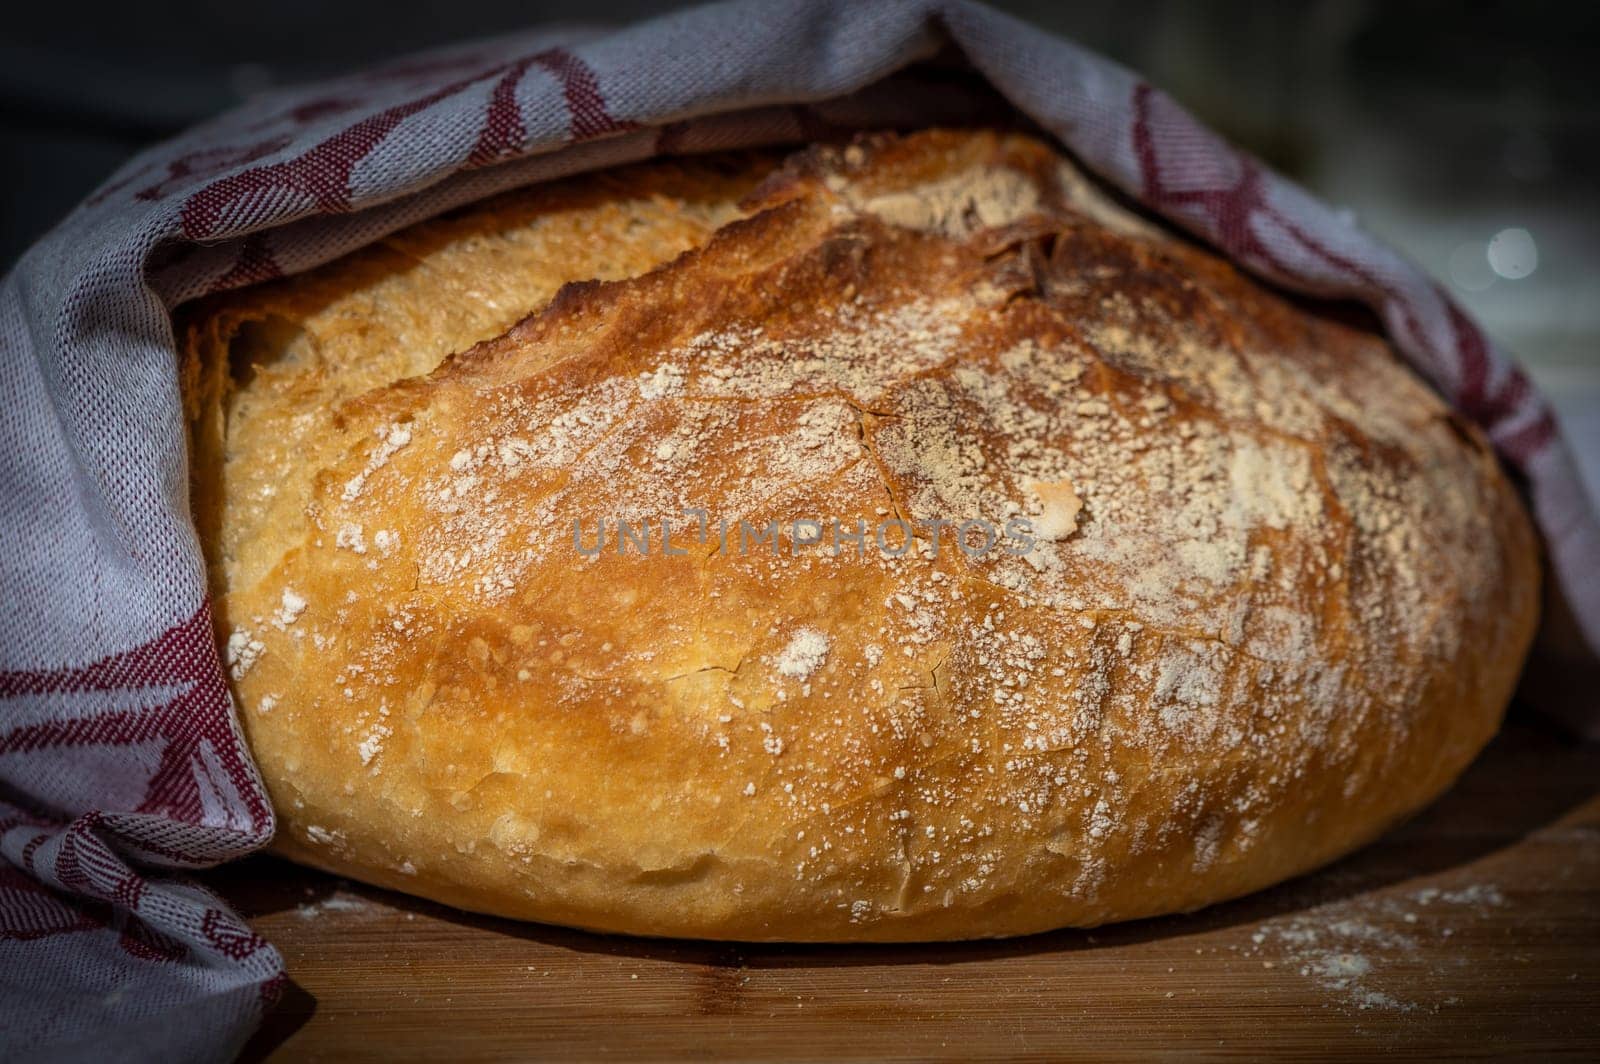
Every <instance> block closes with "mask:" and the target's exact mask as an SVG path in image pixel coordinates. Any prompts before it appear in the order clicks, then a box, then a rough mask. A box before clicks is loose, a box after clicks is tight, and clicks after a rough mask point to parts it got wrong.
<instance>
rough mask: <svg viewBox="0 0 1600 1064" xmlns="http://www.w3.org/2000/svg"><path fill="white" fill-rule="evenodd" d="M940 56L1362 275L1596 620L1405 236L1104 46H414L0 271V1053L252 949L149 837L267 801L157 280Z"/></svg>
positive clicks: (223, 830)
mask: <svg viewBox="0 0 1600 1064" xmlns="http://www.w3.org/2000/svg"><path fill="white" fill-rule="evenodd" d="M952 59H955V60H959V61H960V63H962V64H964V65H965V68H966V70H967V73H966V74H965V75H960V76H957V75H956V74H954V73H952V65H951V60H952ZM935 60H936V61H937V63H936V65H935V66H934V67H929V66H927V65H923V66H920V67H917V66H916V65H917V64H926V63H928V62H929V61H935ZM913 67H916V69H908V68H913ZM929 70H937V71H939V73H938V74H936V75H930V74H929V73H928V71H929ZM919 71H920V73H919ZM963 78H965V79H966V80H967V81H970V82H971V83H978V82H986V83H987V85H988V86H990V87H992V89H993V90H997V91H998V93H999V95H1000V96H1003V97H1004V99H1005V100H1006V101H1009V104H1010V105H1011V106H1012V107H1015V108H1017V109H1018V110H1020V111H1022V112H1024V113H1026V114H1027V115H1029V116H1031V117H1032V119H1034V120H1035V121H1036V122H1037V123H1038V124H1039V125H1040V126H1042V127H1043V128H1044V129H1046V130H1048V131H1049V132H1050V133H1052V134H1054V135H1055V136H1056V137H1058V138H1059V139H1060V141H1061V142H1062V143H1063V144H1064V145H1066V146H1067V147H1068V148H1070V149H1071V150H1072V152H1073V153H1075V154H1076V155H1077V157H1078V158H1079V159H1080V160H1082V161H1083V162H1084V163H1085V164H1086V165H1087V166H1088V167H1089V168H1091V169H1092V170H1094V171H1095V172H1097V173H1099V174H1100V175H1101V176H1102V177H1103V178H1105V179H1106V180H1107V181H1108V182H1110V183H1111V184H1113V185H1115V186H1117V187H1118V188H1120V189H1122V190H1123V191H1124V192H1126V193H1128V194H1129V195H1131V196H1133V197H1134V198H1136V199H1138V200H1140V201H1142V202H1143V203H1145V204H1146V205H1148V206H1149V207H1150V208H1151V209H1152V210H1154V211H1156V212H1158V213H1161V214H1163V215H1165V216H1167V217H1168V218H1170V219H1171V220H1173V221H1174V222H1176V223H1178V224H1180V225H1182V226H1184V227H1186V228H1188V229H1189V230H1191V231H1193V232H1194V233H1195V234H1197V235H1198V236H1200V237H1202V238H1203V239H1205V240H1207V241H1209V242H1211V243H1212V244H1214V245H1215V246H1216V247H1218V248H1220V249H1222V250H1223V251H1224V252H1226V253H1227V254H1228V255H1230V256H1232V257H1233V258H1235V259H1236V260H1238V261H1239V262H1240V263H1242V264H1243V265H1245V266H1247V267H1248V268H1250V269H1251V270H1254V271H1256V272H1257V273H1259V274H1261V275H1263V276H1265V277H1268V278H1270V279H1272V280H1274V281H1276V282H1278V283H1280V284H1282V285H1284V286H1286V287H1289V288H1293V289H1297V290H1300V291H1305V292H1310V293H1315V294H1318V295H1325V296H1330V297H1340V298H1347V299H1355V300H1359V301H1361V302H1363V303H1366V304H1367V305H1369V306H1370V307H1372V308H1373V309H1374V310H1376V311H1377V312H1378V313H1379V315H1380V316H1381V317H1382V320H1383V322H1384V323H1385V325H1386V326H1387V328H1388V329H1389V331H1390V333H1391V335H1392V337H1393V339H1394V342H1395V343H1396V345H1397V346H1398V347H1399V348H1400V350H1401V351H1402V352H1403V353H1404V354H1405V356H1406V357H1407V358H1408V359H1409V360H1410V361H1411V363H1412V364H1413V365H1414V366H1415V367H1416V368H1417V369H1418V370H1419V371H1420V372H1421V373H1422V374H1423V375H1424V376H1426V377H1427V378H1428V379H1429V380H1430V381H1432V382H1433V383H1434V384H1435V385H1436V386H1437V387H1438V388H1439V390H1440V391H1441V392H1442V393H1443V394H1445V395H1446V396H1447V397H1449V398H1450V399H1451V400H1452V401H1453V402H1454V403H1455V404H1456V406H1457V407H1458V408H1459V409H1460V410H1461V411H1462V412H1463V413H1464V414H1465V415H1467V416H1468V417H1470V418H1472V419H1473V420H1475V421H1477V422H1478V423H1479V424H1480V425H1482V426H1483V427H1484V429H1485V430H1486V431H1487V432H1488V434H1489V437H1490V438H1491V439H1492V440H1493V441H1494V443H1495V445H1496V447H1498V448H1499V451H1500V454H1501V455H1502V456H1503V458H1504V459H1505V461H1506V463H1507V464H1508V465H1509V466H1511V467H1512V468H1513V469H1515V470H1516V471H1517V472H1518V473H1520V474H1521V476H1522V477H1523V478H1524V480H1525V482H1526V485H1527V490H1528V495H1529V498H1530V500H1531V502H1532V505H1533V509H1534V512H1535V514H1536V515H1537V518H1538V521H1539V524H1540V527H1541V528H1542V529H1543V531H1544V535H1545V539H1546V542H1547V544H1548V548H1549V552H1550V557H1551V561H1552V564H1553V567H1554V571H1555V573H1556V575H1557V577H1558V582H1559V584H1560V586H1561V588H1563V589H1564V591H1565V595H1566V597H1567V599H1568V602H1569V604H1570V605H1571V607H1572V610H1573V611H1574V613H1575V615H1576V616H1577V618H1578V620H1579V623H1580V626H1581V627H1582V628H1583V630H1584V631H1585V632H1586V634H1587V637H1588V641H1589V643H1590V645H1591V646H1592V647H1600V526H1597V524H1596V521H1595V518H1594V516H1593V514H1592V512H1591V510H1590V508H1589V504H1588V502H1587V499H1586V497H1585V495H1584V493H1583V489H1582V488H1581V486H1580V484H1579V482H1578V479H1577V475H1576V473H1575V470H1574V466H1573V464H1572V462H1571V461H1570V460H1569V458H1568V455H1567V452H1566V450H1565V449H1564V447H1563V445H1562V442H1561V440H1560V438H1559V435H1558V433H1557V431H1556V427H1555V422H1554V421H1553V419H1552V417H1551V413H1550V409H1549V407H1548V406H1547V405H1546V404H1545V402H1544V401H1543V400H1542V399H1541V398H1540V397H1539V396H1538V395H1537V394H1535V393H1534V391H1533V389H1532V388H1531V387H1530V386H1529V384H1528V381H1527V378H1526V377H1524V376H1523V374H1522V373H1521V372H1520V371H1519V370H1518V369H1517V368H1516V366H1515V365H1513V364H1512V362H1511V361H1510V360H1509V359H1508V358H1506V357H1505V355H1504V354H1502V353H1501V352H1500V351H1498V350H1497V349H1496V348H1495V347H1494V345H1493V344H1492V343H1490V342H1489V341H1488V340H1487V339H1486V338H1485V337H1484V335H1483V334H1482V332H1480V331H1479V329H1478V328H1477V327H1476V326H1475V325H1474V324H1473V323H1472V322H1471V320H1469V319H1468V318H1467V316H1466V315H1465V314H1464V313H1462V312H1461V310H1460V309H1459V308H1457V307H1456V306H1455V305H1454V304H1453V303H1452V302H1451V300H1450V299H1449V297H1448V296H1447V295H1446V294H1445V293H1444V292H1443V291H1442V290H1441V289H1440V287H1439V286H1438V285H1437V284H1435V283H1434V282H1433V281H1431V280H1430V279H1429V278H1428V277H1427V276H1425V275H1424V274H1423V273H1422V272H1421V271H1420V270H1419V269H1418V268H1417V267H1416V266H1414V265H1413V264H1411V263H1410V262H1409V261H1407V260H1406V259H1405V258H1404V257H1402V256H1401V255H1399V254H1398V253H1396V252H1395V251H1393V250H1392V249H1390V248H1388V247H1385V246H1384V245H1383V244H1381V243H1380V242H1378V241H1377V240H1375V239H1374V238H1373V237H1372V236H1371V235H1369V234H1368V233H1366V232H1364V231H1362V230H1361V229H1360V228H1359V227H1357V226H1356V225H1355V224H1353V223H1352V222H1351V221H1350V220H1348V219H1347V218H1346V217H1345V216H1343V215H1341V214H1340V213H1339V212H1336V211H1335V210H1333V209H1332V208H1330V207H1328V206H1327V205H1325V204H1322V203H1320V202H1318V201H1317V200H1316V199H1314V198H1312V197H1311V196H1310V195H1308V194H1307V193H1305V192H1304V191H1302V190H1301V189H1299V188H1298V187H1296V186H1294V185H1293V184H1291V183H1289V182H1287V181H1285V180H1284V179H1282V178H1280V177H1278V176H1276V175H1275V174H1273V173H1271V172H1270V171H1268V170H1266V169H1265V168H1263V167H1262V166H1261V165H1260V164H1258V163H1257V162H1255V161H1254V160H1252V159H1251V158H1249V157H1248V156H1245V155H1242V154H1240V153H1239V152H1238V151H1236V150H1234V149H1233V148H1231V147H1230V146H1229V145H1228V144H1226V143H1225V142H1223V141H1222V140H1220V139H1219V138H1218V137H1217V136H1216V135H1214V134H1213V133H1211V132H1209V131H1208V130H1206V129H1205V128H1204V127H1202V126H1201V125H1199V124H1198V123H1197V122H1196V121H1195V120H1194V119H1193V118H1191V117H1190V116H1189V115H1188V114H1187V113H1185V112H1184V111H1183V110H1182V108H1180V107H1179V106H1177V105H1176V104H1175V103H1173V102H1172V101H1171V100H1170V99H1168V98H1167V97H1166V96H1164V95H1162V94H1161V93H1160V92H1159V91H1157V90H1155V89H1153V88H1151V87H1150V86H1149V85H1147V84H1145V83H1144V82H1143V81H1141V80H1140V79H1139V78H1138V77H1137V76H1136V75H1134V74H1132V73H1130V72H1129V71H1127V70H1125V69H1123V68H1121V67H1119V66H1117V65H1115V64H1113V63H1111V62H1109V61H1107V60H1105V59H1102V58H1099V57H1098V56H1095V55H1093V54H1092V53H1089V52H1087V51H1085V50H1084V49H1082V48H1079V47H1077V46H1075V45H1073V44H1071V43H1068V42H1065V41H1061V40H1058V39H1055V38H1052V37H1049V36H1047V35H1045V34H1042V33H1040V32H1038V31H1036V30H1034V29H1032V28H1030V27H1028V26H1026V25H1024V24H1022V23H1020V22H1017V21H1015V20H1013V19H1011V18H1009V17H1006V16H1004V15H1001V14H999V13H997V12H994V11H992V10H989V9H987V8H984V7H982V6H979V5H977V4H974V3H966V2H960V0H947V2H938V0H891V2H872V3H847V2H829V0H810V2H794V0H736V2H733V3H728V4H722V5H717V6H712V7H706V8H700V9H696V10H691V11H686V12H680V13H677V14H673V15H670V16H668V17H665V18H661V19H658V20H656V21H652V22H647V23H643V24H640V25H636V26H633V27H630V28H626V29H621V30H617V31H612V32H605V33H595V32H585V31H563V32H558V33H543V32H536V33H528V34H523V35H513V36H509V37H505V38H502V39H500V40H496V41H493V42H490V43H486V44H479V45H473V46H471V47H465V48H457V49H453V50H447V51H444V52H439V53H434V54H431V55H428V56H425V57H422V58H418V59H414V60H411V61H408V62H402V63H397V64H393V65H390V66H386V67H383V68H381V69H378V70H375V71H372V72H369V73H366V74H362V75H358V76H353V77H349V78H345V79H342V80H339V81H335V82H332V83H327V84H323V85H319V86H315V87H312V88H307V89H302V90H296V91H292V92H284V93H278V94H274V95H270V96H267V97H264V98H261V99H258V100H256V101H255V102H253V103H251V104H249V105H247V106H245V107H243V108H240V109H239V110H237V111H234V112H232V113H229V114H227V115H225V116H223V117H221V118H219V119H217V120H215V121H212V122H209V123H207V124H205V125H204V126H201V127H199V128H197V129H195V130H192V131H191V132H189V133H187V134H185V135H184V136H181V137H179V138H177V139H176V140H173V141H171V142H170V143H167V144H164V145H162V146H160V147H157V148H154V149H151V150H150V151H147V152H145V153H143V154H142V155H141V156H139V157H138V158H136V159H135V160H133V161H132V162H131V163H129V164H128V165H127V166H126V167H124V168H123V169H122V171H121V172H120V173H118V174H117V176H116V177H115V179H114V180H112V181H111V182H109V183H108V184H107V185H106V186H105V187H103V188H102V189H101V190H100V191H98V192H97V193H95V195H94V196H92V197H91V198H90V199H88V200H87V201H86V202H84V203H83V204H82V205H81V206H80V207H79V208H78V209H77V210H76V211H74V212H73V213H72V214H71V215H70V216H69V217H67V218H66V219H65V220H64V221H62V223H61V224H60V225H59V226H57V228H56V229H55V230H54V232H52V233H51V234H50V235H49V236H47V237H46V238H45V239H44V240H42V241H41V242H40V243H39V244H38V245H36V246H35V247H34V248H33V249H32V250H31V251H29V252H28V254H27V255H25V256H24V257H23V259H22V261H21V262H20V263H18V265H17V266H16V268H15V269H14V270H13V271H12V272H11V273H10V274H9V275H8V276H7V277H6V279H5V281H4V285H3V288H0V351H3V356H4V357H3V359H0V394H3V395H4V396H5V397H6V404H5V407H4V410H3V412H0V485H3V487H0V604H3V613H0V858H3V860H0V1050H3V1052H0V1055H5V1056H37V1055H45V1054H49V1055H51V1056H53V1057H58V1058H60V1057H65V1058H80V1057H81V1058H83V1059H95V1060H115V1059H162V1060H189V1059H194V1060H205V1059H220V1058H225V1057H227V1056H229V1055H230V1054H231V1053H232V1052H234V1051H235V1050H236V1049H237V1047H238V1046H239V1045H240V1044H241V1042H242V1040H243V1039H244V1038H245V1037H247V1036H248V1034H249V1032H250V1031H251V1030H252V1029H253V1027H254V1025H255V1024H256V1022H257V1021H258V1019H259V1018H260V1016H261V1014H262V1012H263V1010H264V1009H266V1008H267V1007H269V1005H270V1003H271V1002H272V1000H273V998H274V996H275V994H276V992H277V990H278V988H279V986H280V985H281V983H282V981H283V978H284V977H283V968H282V961H281V960H280V958H279V957H278V955H277V953H276V952H275V951H274V950H273V949H272V947H271V946H270V945H268V944H267V943H266V942H264V941H262V939H261V938H259V937H258V936H256V935H255V934H253V933H252V932H251V931H250V929H249V928H248V927H247V926H245V924H244V923H243V922H242V921H241V920H240V919H239V918H238V917H237V916H235V915H234V914H233V913H232V912H230V911H229V910H228V908H227V906H226V905H224V904H223V903H222V902H221V901H220V900H219V899H217V898H216V897H215V896H213V895H211V894H209V893H207V892H206V891H204V890H202V889H200V888H199V887H196V886H194V885H192V884H190V883H188V882H186V881H185V880H183V879H182V878H181V872H180V871H179V870H181V869H184V868H194V867H200V866H205V865H209V864H213V863H216V862H219V861H225V860H228V859H230V858H234V857H238V856H240V855H243V854H245V853H248V852H250V851H251V850H254V849H256V848H258V847H260V846H262V845H263V844H264V843H265V842H266V841H267V839H268V838H269V837H270V835H271V833H272V829H273V820H272V814H271V810H270V808H269V806H268V804H267V801H266V798H265V795H264V792H263V789H262V786H261V781H260V779H259V778H258V776H257V774H256V771H255V768H254V766H253V765H252V763H251V760H250V755H249V752H248V750H247V749H246V747H245V746H244V744H243V742H242V739H241V736H240V733H239V729H238V726H237V723H236V721H235V719H234V716H233V712H232V709H231V705H230V702H229V696H228V692H227V688H226V686H225V684H224V681H223V676H222V671H221V669H220V667H219V665H218V661H217V652H216V647H215V644H214V641H213V636H212V630H211V623H210V617H209V612H208V607H207V602H206V588H205V579H204V568H203V566H202V563H201V558H200V552H199V549H198V547H197V545H196V541H195V536H194V531H193V528H192V526H191V523H190V517H189V508H188V492H187V476H186V452H185V445H184V431H183V425H182V418H181V415H180V411H179V400H178V388H177V380H176V375H175V371H174V351H173V337H172V330H171V325H170V319H169V311H170V310H171V308H172V307H173V306H175V305H176V304H178V303H181V302H182V301H184V300H186V299H191V298H193V297H195V296H198V295H201V294H203V293H207V292H214V291H218V290H221V289H225V288H231V287H235V286H239V285H244V284H249V283H251V282H255V281H261V280H264V279H267V278H271V277H277V276H280V275H282V274H286V273H292V272H295V271H298V270H303V269H306V268H308V267H310V266H313V265H315V264H317V263H321V262H324V261H326V260H328V259H331V258H333V257H335V256H337V255H340V254H343V253H344V252H346V251H349V250H350V249H352V248H354V247H356V246H358V245H361V244H363V243H366V242H369V241H371V240H373V239H375V238H377V237H379V236H380V235H382V234H385V233H388V232H391V231H393V230H395V229H398V228H400V227H402V226H404V225H406V224H408V223H410V222H413V221H416V220H418V219H421V218H424V217H426V216H429V215H432V214H436V213H438V212H440V211H442V210H445V209H447V208H449V207H452V206H454V205H457V204H460V203H464V202H467V201H469V200H473V199H477V198H480V197H482V196H485V195H487V194H489V193H492V192H495V191H498V190H501V189H504V188H508V187H511V186H515V185H523V184H527V183H530V182H535V181H541V180H546V179H549V178H553V177H557V176H562V175H566V174H572V173H575V172H580V171H583V170H588V169H592V168H596V167H602V166H610V165H613V164H617V163H622V162H628V161H632V160H637V159H642V158H646V157H649V156H651V155H655V154H658V153H663V152H692V151H706V150H714V149H719V148H727V147H734V146H739V145H749V144H756V143H762V142H773V141H780V140H797V139H808V138H812V137H814V136H815V135H816V134H817V133H818V132H819V131H829V132H832V131H837V130H839V129H841V128H850V127H858V126H874V125H907V124H917V123H924V122H931V121H941V120H943V121H948V120H950V119H951V118H960V117H962V116H963V114H964V113H970V112H971V111H972V109H973V108H974V107H976V106H977V104H976V103H974V99H975V98H974V96H973V93H972V91H971V90H970V88H968V87H967V86H966V84H965V83H964V81H963ZM886 79H888V80H887V81H886ZM964 109H965V110H964Z"/></svg>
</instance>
